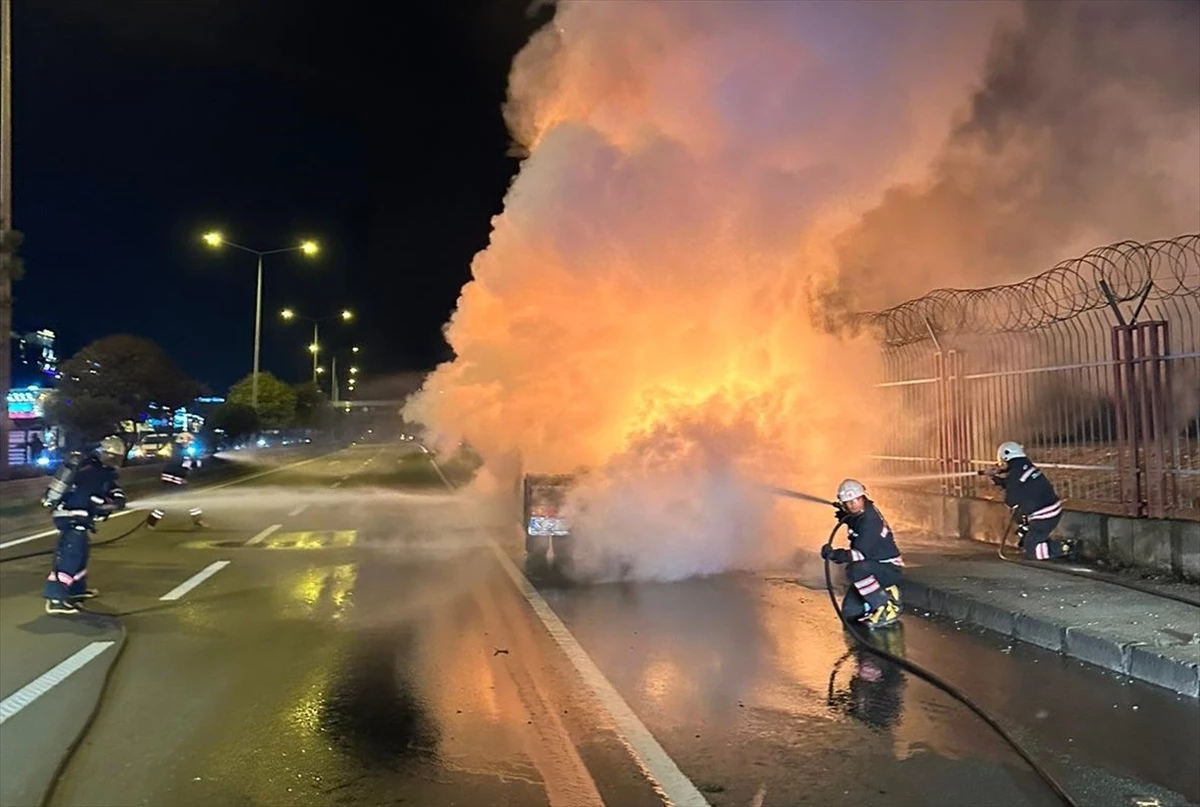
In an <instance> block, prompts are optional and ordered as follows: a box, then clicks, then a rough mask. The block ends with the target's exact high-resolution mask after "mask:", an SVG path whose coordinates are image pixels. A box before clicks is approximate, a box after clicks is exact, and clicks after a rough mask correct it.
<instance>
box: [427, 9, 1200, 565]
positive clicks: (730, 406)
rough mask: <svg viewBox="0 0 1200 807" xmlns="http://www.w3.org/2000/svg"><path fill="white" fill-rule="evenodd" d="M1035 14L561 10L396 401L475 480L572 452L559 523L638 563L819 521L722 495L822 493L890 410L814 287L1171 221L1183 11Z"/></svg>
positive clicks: (1187, 128)
mask: <svg viewBox="0 0 1200 807" xmlns="http://www.w3.org/2000/svg"><path fill="white" fill-rule="evenodd" d="M1049 6H1053V7H1054V9H1047V8H1046V7H1049ZM1061 6H1065V4H1059V3H1056V4H1042V3H1033V4H1030V5H1029V6H1018V5H1015V4H1011V3H1004V2H997V3H989V2H973V3H940V2H931V3H919V2H905V3H894V2H879V3H873V2H854V3H827V2H813V3H780V2H761V3H759V2H737V3H733V2H727V3H699V2H695V3H686V2H662V3H654V2H637V3H621V2H594V3H577V2H560V3H559V4H558V6H557V8H556V13H555V16H554V19H553V21H552V22H551V23H550V24H548V25H547V26H546V27H544V28H543V29H542V30H540V31H539V32H538V33H537V34H536V35H535V36H534V37H533V38H532V39H531V41H530V42H529V43H528V45H527V46H526V47H525V49H524V50H523V51H522V52H521V53H520V54H519V55H518V56H517V57H516V59H515V61H514V64H513V68H512V72H511V76H510V85H509V101H508V104H507V105H506V108H505V116H506V119H507V121H508V124H509V128H510V131H511V133H512V136H513V140H514V147H515V148H516V149H517V150H518V151H519V153H521V154H522V155H523V156H524V157H525V159H524V161H523V163H522V165H521V169H520V172H519V174H518V175H517V177H516V178H515V179H514V181H513V184H512V186H511V188H510V190H509V192H508V195H507V197H506V199H505V205H504V210H503V212H502V213H501V214H500V215H498V216H497V217H496V218H495V219H494V221H493V231H492V236H491V242H490V245H489V246H488V248H487V249H486V250H484V251H483V252H481V253H479V254H478V255H477V256H476V258H475V261H474V263H473V265H472V274H473V280H472V281H471V282H470V283H468V284H467V285H466V286H465V287H464V288H463V291H462V295H461V297H460V299H459V303H458V307H457V310H456V311H455V312H454V314H453V316H452V318H451V321H450V322H449V324H448V325H447V327H446V336H447V339H448V341H449V342H450V344H451V346H452V347H453V349H454V351H455V355H456V358H455V360H454V361H452V362H450V363H447V364H445V365H443V366H441V367H439V368H438V370H437V371H436V372H435V373H434V374H433V375H432V376H431V377H430V378H429V380H428V382H427V384H426V386H425V388H424V390H423V392H422V393H421V394H420V395H418V396H417V397H416V398H415V399H414V400H413V401H412V402H411V403H410V405H409V406H408V407H407V409H406V415H407V416H408V417H410V418H413V419H416V420H419V421H421V422H422V423H424V424H425V425H426V426H428V427H429V429H430V431H431V433H432V434H433V435H435V436H437V438H439V439H440V440H442V441H443V442H445V443H446V444H451V445H452V444H453V442H454V441H457V440H459V439H463V438H465V439H469V440H470V441H471V442H472V443H473V444H474V445H475V446H476V447H477V448H478V449H479V450H480V452H481V453H482V455H483V456H484V457H485V459H486V460H487V461H488V463H489V467H490V468H492V469H500V468H505V467H512V465H511V462H512V460H513V458H514V457H519V461H520V465H521V467H522V468H523V469H524V470H525V471H530V472H534V471H536V472H571V471H574V470H576V469H577V468H580V467H584V468H588V469H590V470H591V473H590V474H588V476H587V477H586V479H585V480H584V481H583V482H582V484H581V488H580V490H579V492H578V494H577V496H576V499H575V502H574V505H573V506H574V512H575V519H576V525H577V530H578V534H579V535H580V537H581V538H582V539H584V540H585V543H587V544H589V545H592V546H593V547H604V548H606V549H608V550H611V553H610V554H616V555H620V556H621V560H620V561H619V563H620V564H623V565H624V567H625V568H626V570H631V573H632V574H634V575H636V576H640V577H653V578H662V579H669V578H677V577H682V576H687V575H691V574H698V573H709V572H715V571H720V570H723V569H730V568H739V567H747V566H758V565H762V564H763V563H767V562H771V561H772V560H775V559H778V558H780V557H783V556H784V555H785V554H786V553H787V552H789V551H790V550H791V549H792V548H794V547H795V546H796V545H797V543H798V542H799V541H798V539H797V538H796V537H795V536H796V535H799V534H803V532H804V531H803V530H801V529H800V528H801V527H803V526H806V525H804V524H800V523H798V522H797V521H796V520H795V518H793V517H791V516H794V515H795V514H797V513H800V512H804V513H808V512H809V511H813V510H817V509H819V508H813V507H808V506H805V505H796V504H794V503H789V504H786V505H782V508H786V511H785V510H784V509H782V508H781V507H780V506H779V505H777V504H776V503H772V502H770V501H767V500H764V499H763V498H762V497H761V496H759V495H757V494H753V493H751V492H750V490H751V488H750V486H749V484H748V483H749V482H750V481H751V480H755V479H764V480H767V481H770V482H772V483H774V484H780V485H791V486H793V487H799V488H801V489H807V490H812V491H814V492H821V493H825V494H830V495H831V494H832V486H833V485H835V484H836V482H837V480H838V479H840V478H841V477H843V476H846V475H855V474H866V473H868V471H869V469H868V467H867V465H866V461H865V459H864V458H865V457H866V456H867V455H869V454H870V453H871V448H872V446H873V445H874V444H875V437H876V435H878V434H879V433H880V430H882V429H885V428H887V427H888V418H889V417H890V416H891V415H890V413H887V412H882V411H880V410H879V407H878V406H877V405H876V404H875V403H874V402H873V396H872V390H871V382H872V380H873V379H874V377H875V374H876V366H877V362H878V361H879V358H878V350H877V347H876V346H875V344H874V343H873V342H872V341H871V340H870V339H869V338H868V337H867V336H862V337H860V338H849V337H838V336H834V335H831V334H829V333H828V332H827V330H826V328H825V327H823V323H824V320H825V317H826V316H827V315H828V314H830V313H835V312H831V311H830V310H829V309H828V306H830V305H831V304H832V303H831V302H830V301H834V300H838V301H840V302H841V304H846V303H850V304H853V305H860V304H863V305H871V304H876V303H880V302H888V301H896V300H898V299H903V298H904V297H907V296H911V295H913V294H918V293H922V292H924V291H926V290H928V289H929V288H930V287H933V286H937V285H953V284H963V283H975V282H977V281H979V280H981V279H984V278H987V277H991V276H992V275H991V274H990V273H991V272H994V271H1000V269H1002V270H1003V272H1004V274H1005V275H1006V276H1010V277H1011V276H1014V275H1016V276H1024V275H1027V274H1030V273H1032V272H1034V271H1038V270H1040V269H1042V268H1044V266H1045V265H1046V263H1048V262H1052V261H1051V256H1052V257H1053V258H1054V259H1057V258H1058V257H1061V256H1062V254H1064V250H1066V251H1068V252H1069V251H1070V250H1071V249H1075V248H1076V246H1075V245H1076V241H1078V240H1079V239H1092V240H1095V239H1098V238H1099V239H1100V240H1103V237H1105V236H1106V235H1107V234H1108V233H1110V232H1111V233H1116V231H1117V230H1118V228H1124V229H1122V230H1121V231H1120V233H1119V234H1118V235H1119V236H1120V237H1126V236H1138V235H1141V234H1142V231H1150V230H1154V231H1155V232H1153V233H1151V234H1152V235H1157V234H1161V230H1162V229H1165V230H1167V231H1168V232H1174V230H1176V229H1179V228H1180V227H1181V226H1183V225H1182V224H1181V222H1186V221H1187V219H1188V217H1189V215H1190V216H1192V217H1193V219H1194V217H1195V213H1196V211H1195V209H1194V205H1195V202H1196V200H1197V198H1198V197H1197V191H1196V185H1197V182H1196V179H1195V170H1194V168H1195V167H1196V165H1197V163H1196V160H1197V159H1198V158H1197V154H1198V153H1200V147H1197V142H1196V131H1197V130H1196V119H1195V114H1194V112H1195V109H1196V108H1197V107H1196V92H1195V87H1194V86H1192V87H1191V94H1190V95H1189V92H1188V90H1189V86H1188V82H1189V81H1191V82H1192V84H1193V85H1194V82H1195V77H1196V75H1197V71H1195V70H1193V71H1191V72H1189V71H1187V70H1179V69H1176V72H1172V71H1171V70H1169V69H1168V67H1169V66H1170V65H1172V64H1174V65H1179V64H1192V63H1193V62H1194V61H1195V49H1194V48H1193V49H1192V50H1191V51H1189V50H1188V49H1187V48H1186V47H1184V46H1183V45H1184V42H1185V40H1186V36H1187V31H1182V32H1179V31H1177V30H1176V29H1175V28H1174V27H1173V26H1174V25H1176V24H1181V23H1180V20H1181V19H1182V20H1183V21H1184V22H1186V21H1187V20H1188V19H1191V18H1192V17H1194V16H1195V15H1194V13H1193V12H1194V8H1192V9H1191V10H1189V11H1183V12H1179V11H1177V10H1175V8H1174V4H1168V5H1167V6H1166V7H1165V10H1164V9H1163V8H1160V7H1157V6H1154V5H1153V4H1150V6H1149V10H1147V11H1146V12H1144V19H1143V15H1142V14H1140V13H1139V12H1138V11H1137V9H1139V8H1143V7H1147V4H1142V3H1138V4H1114V6H1112V7H1109V6H1107V5H1105V4H1100V3H1084V4H1081V5H1080V6H1067V7H1063V8H1061V9H1060V8H1059V7H1061ZM1093 6H1096V7H1099V6H1103V8H1098V9H1097V10H1092V7H1093ZM1189 15H1191V16H1190V17H1189ZM1131 18H1133V19H1132V21H1131ZM1160 18H1161V19H1160ZM1193 29H1194V25H1193ZM1193 34H1194V30H1193ZM1160 41H1161V42H1162V43H1163V45H1162V46H1159V44H1158V43H1159V42H1160ZM1189 59H1190V60H1191V61H1188V60H1189ZM1173 60H1175V61H1173ZM1179 60H1182V61H1179ZM1189 76H1190V79H1189V78H1188V77H1189ZM1122 77H1126V78H1122ZM1123 104H1132V105H1134V108H1135V109H1136V110H1137V112H1136V113H1135V114H1132V115H1121V114H1119V113H1118V110H1120V109H1121V108H1122V105H1123ZM1189 105H1190V106H1189ZM1143 113H1144V114H1143ZM1159 113H1163V114H1159ZM1166 113H1169V114H1166ZM1189 114H1190V116H1191V117H1189ZM1189 147H1191V148H1192V151H1191V152H1190V154H1189V153H1187V149H1188V148H1189ZM1135 153H1136V154H1137V155H1140V157H1139V159H1137V160H1134V159H1132V158H1133V155H1134V154H1135ZM1179 160H1182V161H1183V162H1179ZM1118 163H1119V164H1118ZM1134 163H1135V164H1134ZM1168 165H1175V166H1180V165H1182V166H1183V168H1184V170H1185V172H1186V171H1188V170H1191V171H1192V176H1191V177H1190V179H1189V177H1186V176H1185V177H1182V178H1181V177H1179V176H1176V175H1174V174H1172V173H1169V172H1168V173H1164V168H1165V167H1166V166H1168ZM1189 183H1190V184H1189ZM1189 204H1190V205H1193V209H1190V210H1189V209H1188V205H1189ZM1050 214H1052V215H1050ZM1034 225H1036V227H1034ZM1030 227H1033V229H1032V230H1029V231H1028V235H1025V233H1026V232H1027V230H1026V229H1025V228H1030ZM1184 229H1186V227H1184ZM1130 230H1133V232H1130ZM1018 236H1020V237H1018ZM1089 245H1090V244H1089ZM985 258H986V261H984V260H983V259H985ZM1031 261H1033V262H1034V263H1030V262H1031ZM506 463H509V464H508V465H506ZM506 487H507V486H506ZM501 489H503V488H501ZM507 489H510V490H511V488H507ZM806 508H807V509H806ZM819 516H820V517H821V521H820V523H821V525H822V527H823V528H824V526H825V524H826V521H825V519H827V518H828V514H827V513H820V514H819ZM820 532H822V533H823V532H824V529H822V530H820ZM809 534H810V535H811V536H812V537H810V538H808V539H806V540H805V543H809V544H811V543H812V542H813V538H815V537H816V535H817V533H815V532H812V531H809ZM821 537H823V535H822V536H821ZM609 560H610V561H611V558H610V559H609ZM593 571H595V572H596V573H597V574H601V575H602V574H603V571H602V570H600V568H599V566H597V568H596V569H593Z"/></svg>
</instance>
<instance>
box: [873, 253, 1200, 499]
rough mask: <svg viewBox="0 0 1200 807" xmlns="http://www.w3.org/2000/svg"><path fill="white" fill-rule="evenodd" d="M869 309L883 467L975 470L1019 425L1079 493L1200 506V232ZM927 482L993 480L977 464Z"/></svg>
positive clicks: (978, 486) (975, 490) (952, 484)
mask: <svg viewBox="0 0 1200 807" xmlns="http://www.w3.org/2000/svg"><path fill="white" fill-rule="evenodd" d="M865 320H866V324H867V325H869V326H870V327H872V328H873V329H874V330H875V331H876V332H877V333H878V334H879V336H880V338H881V340H882V342H883V345H884V373H885V375H884V379H883V381H882V382H881V383H880V384H878V385H877V388H878V389H879V391H880V398H881V400H882V401H883V402H884V404H885V408H887V411H889V414H891V415H893V422H894V423H895V424H896V426H895V428H893V429H890V430H888V433H887V435H886V438H885V442H884V444H883V445H882V446H880V448H879V453H878V455H877V456H876V457H875V459H876V460H877V461H878V463H879V464H880V466H881V471H882V472H883V473H885V474H888V475H897V476H908V475H914V474H916V475H920V474H954V473H956V472H957V473H965V472H968V471H972V470H977V469H979V468H983V467H985V466H988V465H994V464H995V461H996V460H995V450H996V446H997V445H998V444H999V443H1000V442H1002V441H1004V440H1017V441H1020V442H1022V443H1024V444H1025V446H1026V447H1027V448H1028V449H1029V452H1030V455H1031V457H1032V458H1033V460H1034V461H1035V462H1036V463H1038V465H1040V466H1041V467H1043V468H1045V469H1047V470H1048V472H1049V475H1050V477H1051V479H1052V480H1053V481H1054V483H1055V486H1056V487H1057V488H1058V491H1059V494H1060V496H1062V497H1063V498H1065V499H1067V500H1068V504H1067V506H1068V507H1070V508H1074V509H1088V510H1098V511H1103V512H1110V513H1115V514H1121V515H1131V516H1139V517H1148V518H1162V517H1175V518H1187V519H1200V439H1198V436H1197V429H1198V424H1197V420H1198V418H1200V235H1194V234H1193V235H1184V236H1179V237H1177V238H1172V239H1169V240H1163V241H1154V242H1150V243H1144V244H1143V243H1135V242H1128V241H1126V242H1121V243H1118V244H1112V245H1110V246H1106V247H1101V248H1099V249H1096V250H1093V251H1092V252H1089V253H1088V254H1086V255H1084V256H1082V257H1080V258H1075V259H1073V260H1069V261H1064V262H1063V263H1060V264H1059V265H1058V266H1055V267H1054V268H1052V269H1050V270H1048V271H1046V272H1044V273H1042V274H1040V275H1038V276H1036V277H1033V278H1030V279H1029V280H1027V281H1024V282H1022V283H1018V284H1014V285H1008V286H995V287H992V288H987V289H977V290H955V289H951V290H939V291H935V292H933V293H931V294H929V295H926V296H925V297H922V298H919V299H916V300H911V301H909V302H907V303H904V304H902V305H899V306H896V307H895V308H891V309H888V310H886V311H882V312H878V313H874V314H869V315H866V316H865ZM926 485H932V486H934V487H937V488H940V489H941V491H942V492H944V493H946V494H948V495H957V496H982V495H984V494H985V493H988V492H990V490H991V485H990V483H988V482H987V480H981V479H979V478H977V477H973V476H960V477H950V478H945V479H942V480H940V481H936V482H932V483H926Z"/></svg>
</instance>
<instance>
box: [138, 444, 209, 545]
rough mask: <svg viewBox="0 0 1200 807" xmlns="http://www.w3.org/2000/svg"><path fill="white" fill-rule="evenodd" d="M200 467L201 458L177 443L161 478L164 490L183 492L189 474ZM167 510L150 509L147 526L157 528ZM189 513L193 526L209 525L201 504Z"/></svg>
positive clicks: (166, 491)
mask: <svg viewBox="0 0 1200 807" xmlns="http://www.w3.org/2000/svg"><path fill="white" fill-rule="evenodd" d="M199 467H200V460H199V459H198V458H193V457H191V456H189V455H188V454H187V453H186V451H185V450H184V449H183V446H180V445H178V444H176V445H175V448H174V453H173V455H172V459H171V461H170V462H169V463H168V464H167V466H166V467H165V468H163V471H162V474H161V475H160V476H159V479H160V480H161V481H162V485H163V492H164V493H167V494H170V493H176V492H183V491H185V490H187V485H188V476H190V475H191V473H192V471H193V469H196V468H199ZM165 515H166V511H165V510H163V509H162V508H160V507H155V508H154V509H153V510H151V511H150V517H149V518H148V519H146V526H147V527H148V528H150V529H152V530H153V529H157V528H158V524H159V522H160V521H162V519H163V516H165ZM188 515H189V516H190V517H191V519H192V526H193V527H196V528H203V527H206V526H208V525H207V524H205V523H204V511H203V510H202V509H201V508H200V507H199V506H193V507H192V508H191V509H189V510H188Z"/></svg>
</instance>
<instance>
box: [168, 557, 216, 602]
mask: <svg viewBox="0 0 1200 807" xmlns="http://www.w3.org/2000/svg"><path fill="white" fill-rule="evenodd" d="M230 562H231V561H228V560H217V561H213V562H212V563H210V564H208V565H207V566H205V567H204V568H203V569H201V570H200V571H198V572H196V573H195V574H194V575H192V576H191V577H189V578H188V579H187V580H184V581H183V582H182V583H180V584H179V585H177V586H175V588H173V589H171V590H170V591H168V592H167V593H166V594H164V595H162V596H161V597H159V599H160V600H162V601H163V602H170V601H172V600H177V599H179V598H180V597H182V596H183V595H184V594H187V593H188V592H189V591H191V590H192V589H194V588H195V587H196V586H198V585H200V584H201V583H203V582H204V581H205V580H207V579H208V578H210V577H212V576H213V575H214V574H216V573H217V572H219V571H221V570H222V569H224V568H225V567H226V566H228V565H229V564H230Z"/></svg>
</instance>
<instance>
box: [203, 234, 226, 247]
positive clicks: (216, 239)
mask: <svg viewBox="0 0 1200 807" xmlns="http://www.w3.org/2000/svg"><path fill="white" fill-rule="evenodd" d="M201 237H202V238H203V239H204V243H206V244H208V245H209V246H210V247H219V246H221V244H223V243H225V237H224V236H223V235H221V234H220V233H219V232H217V231H216V230H213V231H212V232H209V233H205V234H204V235H203V236H201Z"/></svg>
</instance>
